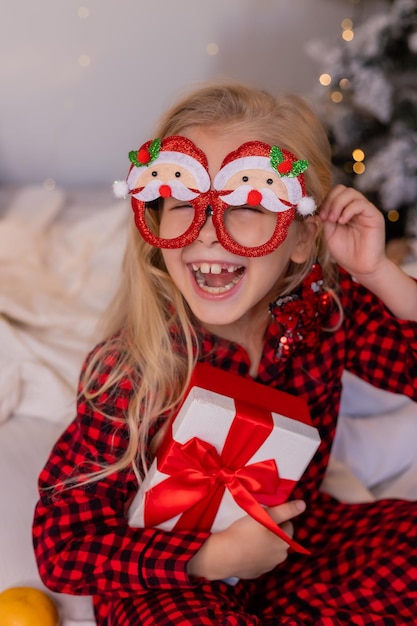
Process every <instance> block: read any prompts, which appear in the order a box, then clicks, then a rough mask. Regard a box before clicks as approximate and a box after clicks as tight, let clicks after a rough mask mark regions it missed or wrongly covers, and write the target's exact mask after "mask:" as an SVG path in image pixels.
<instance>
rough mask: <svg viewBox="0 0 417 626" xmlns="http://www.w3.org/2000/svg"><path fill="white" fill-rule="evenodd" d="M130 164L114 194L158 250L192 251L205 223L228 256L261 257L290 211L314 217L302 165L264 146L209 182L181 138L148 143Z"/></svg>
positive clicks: (256, 144)
mask: <svg viewBox="0 0 417 626" xmlns="http://www.w3.org/2000/svg"><path fill="white" fill-rule="evenodd" d="M129 159H130V161H131V163H132V165H131V168H130V171H129V174H128V177H127V179H126V181H125V182H123V183H115V185H114V192H115V194H116V195H117V196H119V197H121V196H126V195H127V194H128V193H129V194H130V195H131V202H132V208H133V211H134V214H135V223H136V226H137V228H138V230H139V232H140V234H141V235H142V237H143V238H144V239H145V241H147V242H148V243H149V244H151V245H152V246H156V247H158V248H182V247H184V246H187V245H189V244H191V243H192V242H193V241H195V240H196V239H197V237H198V234H199V232H200V230H201V228H202V226H203V225H204V223H205V222H206V220H207V219H208V217H211V218H212V220H213V225H214V227H215V229H216V234H217V238H218V240H219V242H220V243H221V245H222V246H223V247H224V248H225V249H226V250H228V251H229V252H232V253H233V254H237V255H239V256H248V257H257V256H263V255H266V254H270V253H271V252H273V251H274V250H275V249H276V248H277V247H278V246H279V245H280V244H281V243H282V242H283V241H284V239H285V238H286V236H287V234H288V229H289V227H290V225H291V223H292V221H293V219H294V217H295V214H296V211H297V212H298V213H299V214H300V215H304V216H305V215H309V214H312V213H313V212H314V210H315V205H314V201H313V199H312V198H309V197H307V196H306V189H305V183H304V176H303V172H304V171H305V170H306V169H307V167H308V162H307V161H303V160H298V159H297V158H296V157H295V156H294V155H293V154H292V153H291V152H288V151H287V150H284V149H281V148H278V147H277V146H270V145H268V144H266V143H264V142H262V141H249V142H246V143H244V144H242V145H241V146H240V147H239V148H238V149H237V150H235V151H234V152H231V153H230V154H229V155H227V156H226V158H225V159H224V160H223V163H222V165H221V167H220V170H219V171H218V173H217V174H216V176H215V177H214V180H213V182H211V180H210V176H209V173H208V163H207V158H206V156H205V154H204V153H203V152H202V151H201V150H200V149H199V148H197V146H195V144H194V143H193V142H192V141H190V140H189V139H187V138H186V137H181V136H172V137H166V138H165V139H162V140H160V139H154V140H153V141H148V142H147V143H145V144H144V145H143V146H142V147H141V148H140V149H139V150H138V151H132V152H130V153H129ZM161 211H162V212H163V220H162V224H160V221H161V220H160V212H161Z"/></svg>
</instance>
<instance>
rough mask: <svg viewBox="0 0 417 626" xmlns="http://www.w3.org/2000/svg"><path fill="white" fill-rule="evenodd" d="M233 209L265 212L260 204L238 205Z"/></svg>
mask: <svg viewBox="0 0 417 626" xmlns="http://www.w3.org/2000/svg"><path fill="white" fill-rule="evenodd" d="M232 210H233V211H248V212H252V213H265V211H264V209H263V208H262V207H259V206H249V205H247V204H244V205H242V206H237V207H233V208H232Z"/></svg>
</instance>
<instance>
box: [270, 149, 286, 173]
mask: <svg viewBox="0 0 417 626" xmlns="http://www.w3.org/2000/svg"><path fill="white" fill-rule="evenodd" d="M283 160H284V155H283V154H282V150H281V148H278V146H272V148H271V152H270V153H269V161H270V163H271V167H272V168H273V169H274V170H276V169H277V167H278V165H279V164H280V163H282V162H283Z"/></svg>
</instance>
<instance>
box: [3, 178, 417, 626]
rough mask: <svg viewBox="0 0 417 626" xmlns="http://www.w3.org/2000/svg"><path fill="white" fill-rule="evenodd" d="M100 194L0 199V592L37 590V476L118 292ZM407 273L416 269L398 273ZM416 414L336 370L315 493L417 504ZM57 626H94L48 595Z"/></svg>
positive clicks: (123, 218)
mask: <svg viewBox="0 0 417 626" xmlns="http://www.w3.org/2000/svg"><path fill="white" fill-rule="evenodd" d="M129 211H130V210H129V207H128V206H126V201H123V200H115V199H114V198H113V196H112V193H111V188H110V187H109V188H102V187H100V188H89V189H78V190H77V189H76V190H70V191H68V190H63V189H59V188H56V187H54V186H53V185H51V186H49V187H48V185H46V186H30V187H20V188H7V189H2V190H0V284H1V290H0V489H1V505H0V506H1V511H0V524H1V526H0V592H1V591H2V590H4V589H6V588H8V587H12V586H21V585H29V586H32V587H37V588H39V589H44V587H43V585H42V583H41V581H40V579H39V576H38V573H37V568H36V563H35V560H34V556H33V553H32V544H31V522H32V514H33V508H34V505H35V502H36V499H37V490H36V489H37V487H36V483H37V476H38V474H39V472H40V470H41V468H42V466H43V464H44V462H45V460H46V457H47V455H48V453H49V450H50V448H51V446H52V445H53V443H54V441H55V440H56V439H57V437H58V436H59V434H60V433H61V432H62V430H63V429H64V428H65V427H66V425H67V424H68V423H69V421H70V420H71V419H72V418H73V415H74V400H75V387H76V384H77V379H78V374H79V370H80V367H81V363H82V360H83V358H84V356H85V354H86V353H87V351H88V350H89V349H90V347H92V345H93V344H94V336H95V330H96V325H97V321H98V318H99V316H100V313H101V311H102V310H103V308H104V307H105V306H106V304H107V303H108V301H109V300H110V298H111V297H112V294H113V293H114V290H115V288H116V285H117V277H118V273H119V271H120V265H121V259H122V254H123V249H124V245H125V238H126V227H127V221H128V216H129ZM406 270H407V271H408V272H409V273H410V274H412V275H414V276H417V262H415V261H414V262H411V261H410V263H408V264H407V265H406ZM416 418H417V405H416V404H415V403H414V402H411V401H410V400H408V399H407V398H405V397H401V396H394V395H392V394H390V393H388V392H385V391H381V390H376V389H373V388H372V387H370V386H369V385H367V384H366V383H364V382H363V381H360V380H358V379H357V378H355V377H354V376H352V375H350V374H349V373H347V372H346V373H345V380H344V391H343V397H342V407H341V418H340V423H339V426H338V431H337V436H336V440H335V443H334V447H333V452H332V457H331V462H330V465H329V469H328V472H327V475H326V478H325V481H324V483H323V487H322V488H323V490H325V491H327V492H328V493H330V494H331V495H333V496H335V497H337V498H339V499H341V500H344V501H347V502H358V501H366V500H373V499H376V498H383V497H401V498H406V499H412V500H415V499H417V457H416V454H415V441H416V440H417V419H416ZM51 595H52V596H53V597H54V600H55V601H56V603H57V605H58V607H59V610H60V614H61V620H62V626H76V625H77V626H94V624H95V622H94V616H93V610H92V604H91V600H90V598H85V597H84V598H77V597H72V596H66V595H56V594H55V595H54V594H51Z"/></svg>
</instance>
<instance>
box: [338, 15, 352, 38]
mask: <svg viewBox="0 0 417 626" xmlns="http://www.w3.org/2000/svg"><path fill="white" fill-rule="evenodd" d="M341 27H342V39H344V40H345V41H352V39H353V38H354V36H355V33H354V32H353V22H352V20H351V19H350V17H346V18H345V19H344V20H342V23H341Z"/></svg>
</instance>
